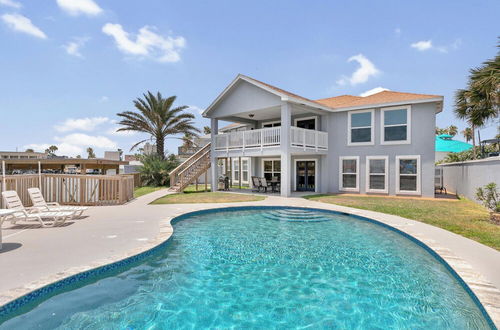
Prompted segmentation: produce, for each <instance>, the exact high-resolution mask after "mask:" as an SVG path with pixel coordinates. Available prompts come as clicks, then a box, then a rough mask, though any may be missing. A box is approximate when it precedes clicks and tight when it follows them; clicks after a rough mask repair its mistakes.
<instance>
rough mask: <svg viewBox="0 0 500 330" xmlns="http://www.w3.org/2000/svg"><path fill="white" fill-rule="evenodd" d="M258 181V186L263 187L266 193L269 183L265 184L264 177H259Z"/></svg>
mask: <svg viewBox="0 0 500 330" xmlns="http://www.w3.org/2000/svg"><path fill="white" fill-rule="evenodd" d="M259 181H260V187H261V188H262V189H264V192H266V193H267V188H268V187H269V185H268V184H267V180H266V178H260V179H259Z"/></svg>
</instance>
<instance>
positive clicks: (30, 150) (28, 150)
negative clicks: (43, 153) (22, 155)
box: [25, 148, 35, 152]
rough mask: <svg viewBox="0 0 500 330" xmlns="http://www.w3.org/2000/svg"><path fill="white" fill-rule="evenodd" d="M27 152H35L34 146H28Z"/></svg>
mask: <svg viewBox="0 0 500 330" xmlns="http://www.w3.org/2000/svg"><path fill="white" fill-rule="evenodd" d="M25 152H35V150H33V149H32V148H28V149H26V150H25Z"/></svg>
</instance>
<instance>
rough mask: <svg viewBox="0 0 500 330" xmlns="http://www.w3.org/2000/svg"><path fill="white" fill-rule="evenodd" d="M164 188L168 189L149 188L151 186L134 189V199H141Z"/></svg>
mask: <svg viewBox="0 0 500 330" xmlns="http://www.w3.org/2000/svg"><path fill="white" fill-rule="evenodd" d="M163 188H166V187H149V186H145V187H136V188H135V189H134V197H135V198H137V197H141V196H144V195H146V194H149V193H152V192H153V191H157V190H160V189H163Z"/></svg>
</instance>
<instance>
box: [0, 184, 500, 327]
mask: <svg viewBox="0 0 500 330" xmlns="http://www.w3.org/2000/svg"><path fill="white" fill-rule="evenodd" d="M166 193H167V191H166V190H159V191H156V192H153V193H150V194H148V195H145V196H141V197H139V198H137V199H135V200H133V201H131V202H129V203H128V204H126V205H120V206H106V207H93V208H90V209H89V210H88V211H87V212H86V216H87V217H85V218H82V219H76V220H74V221H70V223H69V224H68V225H67V226H65V227H56V228H38V225H37V224H34V225H33V226H22V225H21V226H19V225H17V226H12V225H11V224H10V222H8V221H6V222H4V225H3V238H4V239H3V242H4V246H3V249H2V250H1V251H0V265H1V266H2V267H1V272H2V275H1V279H2V281H0V305H3V304H5V303H7V302H9V301H12V300H13V299H16V298H18V297H20V296H22V295H24V294H26V293H28V292H30V291H32V290H35V289H37V288H40V287H42V286H45V285H47V284H50V283H53V282H55V281H58V280H60V279H62V278H65V277H68V276H71V275H74V274H77V273H80V272H82V271H85V270H89V269H92V268H96V267H99V266H102V265H105V264H109V263H112V262H114V261H118V260H121V259H124V258H126V257H128V256H132V255H135V254H138V253H140V252H143V251H146V250H148V249H150V248H152V247H154V246H156V245H158V244H160V243H162V242H164V241H165V240H166V239H168V238H169V237H170V236H171V235H172V232H173V229H172V227H171V226H170V220H171V219H172V218H174V217H176V216H179V215H182V214H184V213H188V212H192V211H198V210H204V209H211V208H223V207H231V206H233V207H234V206H251V205H267V206H299V207H311V208H318V209H326V210H334V211H340V212H347V213H352V214H356V215H360V216H364V217H368V218H371V219H375V220H377V221H380V222H382V223H385V224H387V225H390V226H392V227H395V228H397V229H399V230H401V231H403V232H405V233H407V234H409V235H411V236H413V237H415V238H417V239H419V240H420V241H422V242H423V243H425V244H426V245H427V246H429V247H430V248H432V249H433V250H434V251H435V252H436V253H438V254H439V255H440V256H441V257H442V258H443V259H445V260H446V261H447V262H448V263H449V264H450V266H451V267H453V269H454V270H455V271H456V272H457V273H458V274H459V275H460V276H461V277H462V279H463V280H464V281H465V282H466V283H467V284H468V285H469V287H470V288H471V289H472V290H473V291H474V293H475V294H476V296H477V297H478V298H479V299H480V301H481V303H482V304H483V306H484V307H485V308H486V310H487V311H488V313H489V314H490V316H491V318H492V319H493V321H494V322H495V324H496V325H497V326H500V290H498V288H500V252H499V251H496V250H494V249H492V248H489V247H487V246H484V245H482V244H480V243H477V242H475V241H472V240H470V239H467V238H464V237H462V236H459V235H456V234H453V233H451V232H448V231H446V230H443V229H440V228H437V227H433V226H430V225H427V224H424V223H421V222H417V221H413V220H409V219H405V218H401V217H398V216H393V215H388V214H383V213H378V212H373V211H366V210H359V209H354V208H349V207H344V206H339V205H334V204H326V203H321V202H316V201H310V200H305V199H302V198H297V197H295V198H283V197H279V196H273V195H270V196H269V197H268V198H266V199H265V200H263V201H256V202H244V203H218V204H166V205H148V204H149V203H150V202H151V201H153V200H155V199H157V198H159V197H161V196H163V195H165V194H166ZM246 193H249V192H246Z"/></svg>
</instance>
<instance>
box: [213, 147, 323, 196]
mask: <svg viewBox="0 0 500 330" xmlns="http://www.w3.org/2000/svg"><path fill="white" fill-rule="evenodd" d="M289 157H290V158H289V159H288V160H287V159H286V158H287V156H286V155H285V156H284V158H285V159H283V157H282V155H279V154H270V155H263V156H250V157H249V156H235V157H220V158H217V160H216V163H217V166H216V169H217V183H219V182H222V181H223V180H224V179H225V178H227V180H228V181H229V182H228V187H229V189H230V190H231V191H235V189H236V190H237V191H240V192H246V193H249V192H252V193H266V192H265V191H267V193H268V194H269V193H277V194H280V195H282V196H283V195H286V196H292V195H293V196H295V195H297V193H298V194H299V195H302V194H316V193H320V192H326V191H325V190H326V185H324V186H322V183H321V181H322V177H321V176H322V171H321V169H322V168H326V156H325V155H314V154H295V155H290V156H289ZM284 162H288V163H289V164H290V167H289V168H288V169H287V168H286V167H284V166H283V163H284ZM254 178H256V179H257V180H256V181H254V180H255V179H254ZM263 179H265V180H263ZM258 180H260V183H262V181H264V184H260V185H259V181H258ZM324 181H326V180H325V179H323V182H324ZM214 187H215V189H216V190H217V189H218V188H219V187H220V188H222V187H223V185H219V184H216V185H215V186H214ZM266 188H267V189H266ZM287 189H288V190H287ZM220 190H222V189H220Z"/></svg>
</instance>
